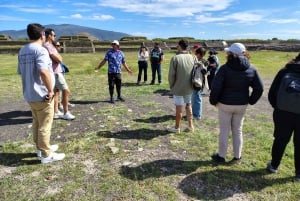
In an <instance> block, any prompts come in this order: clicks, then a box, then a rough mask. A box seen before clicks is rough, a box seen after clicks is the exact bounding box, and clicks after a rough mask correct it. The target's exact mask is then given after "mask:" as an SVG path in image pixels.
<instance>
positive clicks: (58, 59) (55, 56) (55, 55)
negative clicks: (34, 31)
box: [50, 54, 63, 63]
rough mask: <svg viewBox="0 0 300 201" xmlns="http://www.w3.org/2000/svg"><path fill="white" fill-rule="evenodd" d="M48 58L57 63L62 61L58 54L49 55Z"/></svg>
mask: <svg viewBox="0 0 300 201" xmlns="http://www.w3.org/2000/svg"><path fill="white" fill-rule="evenodd" d="M50 57H51V59H52V60H53V61H55V62H57V63H61V62H62V61H63V60H62V56H61V55H60V54H50Z"/></svg>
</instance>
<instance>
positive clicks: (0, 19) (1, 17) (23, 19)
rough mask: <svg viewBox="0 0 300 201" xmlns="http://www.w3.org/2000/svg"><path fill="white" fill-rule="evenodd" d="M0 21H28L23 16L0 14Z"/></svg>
mask: <svg viewBox="0 0 300 201" xmlns="http://www.w3.org/2000/svg"><path fill="white" fill-rule="evenodd" d="M0 21H28V20H27V19H25V18H20V17H13V16H6V15H0Z"/></svg>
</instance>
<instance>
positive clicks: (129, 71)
mask: <svg viewBox="0 0 300 201" xmlns="http://www.w3.org/2000/svg"><path fill="white" fill-rule="evenodd" d="M123 66H124V68H125V69H126V71H127V72H128V73H129V74H132V70H131V69H130V68H129V67H128V66H127V63H126V62H125V63H123Z"/></svg>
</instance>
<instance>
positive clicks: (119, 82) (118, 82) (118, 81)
mask: <svg viewBox="0 0 300 201" xmlns="http://www.w3.org/2000/svg"><path fill="white" fill-rule="evenodd" d="M115 82H116V90H117V94H118V99H119V100H120V101H124V99H123V98H122V96H121V87H122V77H121V74H120V73H118V74H116V75H115Z"/></svg>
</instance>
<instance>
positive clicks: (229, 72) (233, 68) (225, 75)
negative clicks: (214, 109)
mask: <svg viewBox="0 0 300 201" xmlns="http://www.w3.org/2000/svg"><path fill="white" fill-rule="evenodd" d="M250 87H251V88H252V92H251V94H250V90H249V88H250ZM262 93H263V82H262V79H261V78H260V76H259V74H258V72H257V71H256V69H255V68H254V66H252V65H251V64H250V63H249V60H248V59H247V58H246V57H244V56H239V57H236V58H234V59H232V60H229V61H228V62H227V63H226V64H224V65H223V66H222V67H221V68H220V69H219V71H218V73H217V74H216V76H215V78H214V80H213V83H212V87H211V93H210V97H209V101H210V103H211V104H212V105H216V104H217V103H218V102H220V103H223V104H226V105H247V104H251V105H253V104H255V103H256V102H257V101H258V99H259V98H260V97H261V95H262Z"/></svg>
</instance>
